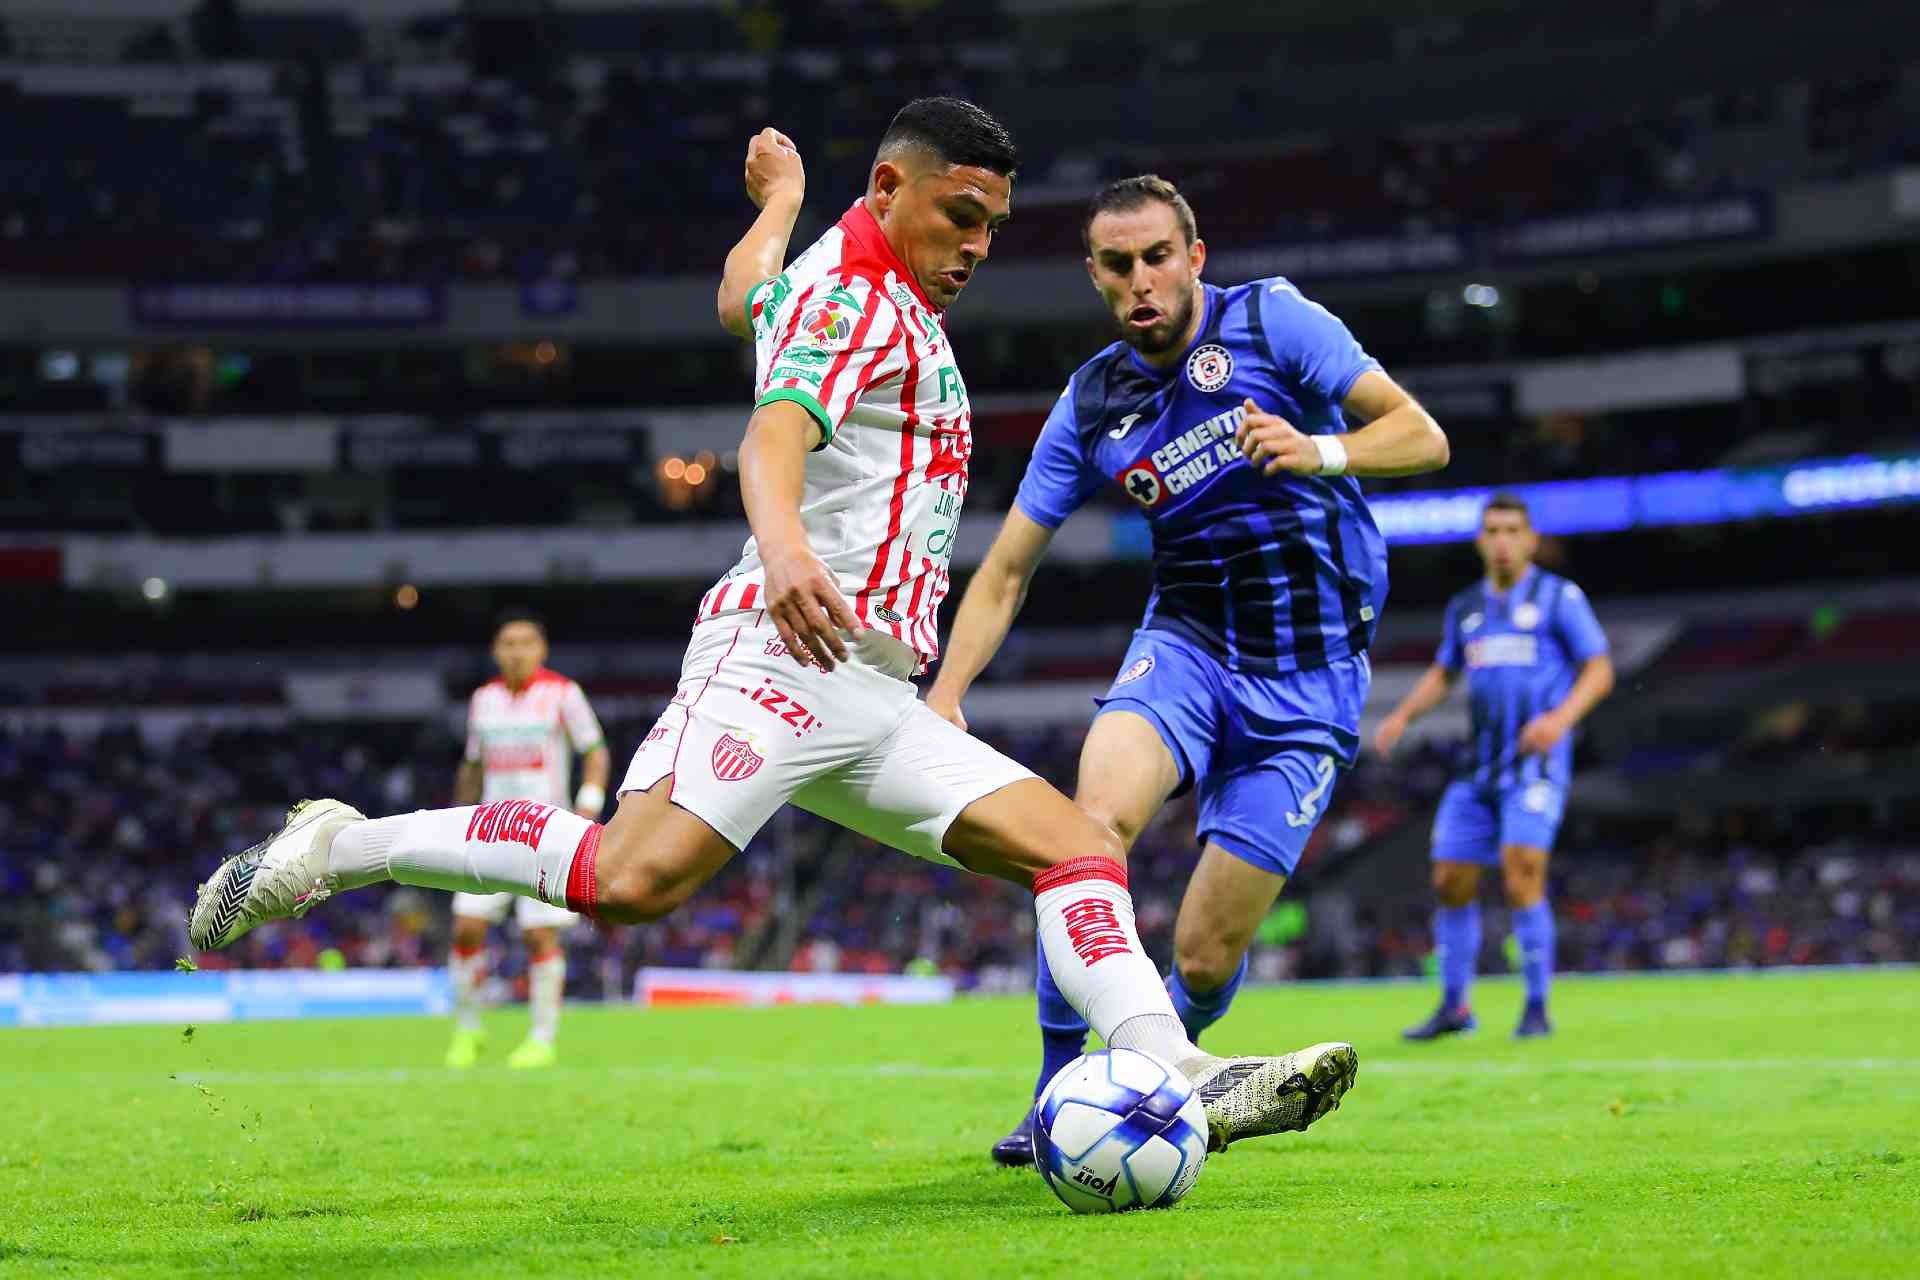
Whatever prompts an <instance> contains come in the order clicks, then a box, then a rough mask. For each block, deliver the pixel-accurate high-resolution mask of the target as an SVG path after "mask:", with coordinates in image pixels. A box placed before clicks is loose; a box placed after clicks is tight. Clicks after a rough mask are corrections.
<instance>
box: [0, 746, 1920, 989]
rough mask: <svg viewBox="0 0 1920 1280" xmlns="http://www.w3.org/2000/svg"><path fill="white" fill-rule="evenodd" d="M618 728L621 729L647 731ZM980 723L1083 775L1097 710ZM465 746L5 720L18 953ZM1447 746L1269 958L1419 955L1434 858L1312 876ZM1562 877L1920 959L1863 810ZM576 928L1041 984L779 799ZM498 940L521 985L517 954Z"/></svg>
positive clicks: (1572, 886)
mask: <svg viewBox="0 0 1920 1280" xmlns="http://www.w3.org/2000/svg"><path fill="white" fill-rule="evenodd" d="M608 729H609V733H610V739H611V740H612V741H614V742H615V743H622V742H627V741H632V740H635V739H634V737H633V735H634V734H635V733H636V732H639V731H642V730H643V729H644V726H643V725H640V724H638V723H622V722H619V721H612V722H609V725H608ZM989 736H990V737H992V738H994V740H995V741H996V744H997V745H999V746H1000V747H1001V748H1002V749H1003V750H1006V751H1008V752H1009V753H1011V754H1013V755H1014V756H1015V757H1016V758H1018V759H1021V760H1023V761H1026V762H1028V763H1030V764H1032V765H1033V766H1034V767H1035V768H1036V770H1037V771H1038V772H1040V773H1041V774H1042V775H1043V776H1046V777H1048V778H1049V779H1050V780H1052V781H1054V782H1055V783H1057V784H1069V785H1070V783H1071V775H1072V771H1073V769H1074V766H1075V762H1076V759H1077V754H1078V744H1079V739H1080V730H1079V728H1078V727H1061V728H1058V729H1053V730H1045V731H1032V730H1030V731H1022V732H1020V733H1017V734H1003V735H994V734H990V735H989ZM457 749H458V748H457V743H456V742H455V741H454V740H453V739H452V738H451V737H449V736H448V735H447V734H446V732H445V731H444V730H442V729H437V728H428V729H424V730H419V731H414V730H396V729H394V728H393V727H392V726H387V727H378V726H361V727H359V728H348V727H314V726H302V727H298V728H295V729H284V730H272V731H265V730H246V729H221V730H211V729H204V728H200V729H188V730H186V731H183V732H181V733H180V734H179V735H178V736H177V737H175V738H173V739H172V740H171V741H168V742H165V743H162V744H158V745H156V744H151V743H149V742H147V741H145V740H143V739H142V737H141V736H140V735H139V734H137V733H135V732H133V731H132V730H130V729H128V730H119V731H108V732H103V733H101V734H99V735H97V736H94V737H91V738H84V739H83V738H77V737H69V736H66V735H63V734H60V733H58V732H54V731H51V730H38V731H0V796H3V797H5V798H4V799H0V972H17V971H23V970H26V971H35V970H39V971H49V970H96V971H101V970H115V969H165V968H168V967H170V966H171V965H172V964H173V962H174V960H175V959H176V957H179V956H183V955H186V954H187V953H188V952H187V946H186V939H185V936H184V935H185V931H184V921H185V916H186V911H187V908H188V904H189V903H190V901H191V898H192V893H193V890H194V887H195V884H196V882H197V879H198V878H199V877H201V876H204V875H205V874H206V872H207V871H209V870H210V869H211V868H212V867H213V866H214V865H216V864H217V862H218V860H219V859H220V858H221V857H223V856H225V855H226V854H229V853H231V852H234V851H236V850H238V849H240V848H242V847H244V846H245V845H247V844H249V843H251V842H253V841H255V840H257V839H259V838H261V836H262V835H264V834H265V833H267V832H268V831H270V830H272V829H273V828H274V827H275V826H276V825H277V823H278V822H279V820H280V817H281V811H282V807H283V806H284V805H285V804H286V803H288V802H289V801H290V800H292V799H295V798H299V797H302V796H309V795H333V796H339V797H342V798H344V799H346V800H348V801H350V802H351V803H353V804H355V805H357V806H360V807H362V808H363V809H365V810H367V811H368V812H373V813H389V812H396V811H403V810H406V809H408V808H413V807H420V806H431V805H436V804H442V803H445V802H446V797H447V792H448V790H449V784H450V781H451V777H452V771H453V763H454V761H455V760H456V758H457ZM1449 755H1450V751H1449V750H1448V749H1446V748H1443V747H1440V746H1437V745H1426V746H1422V747H1419V748H1417V749H1414V750H1411V751H1409V752H1407V753H1406V755H1405V757H1404V758H1401V759H1397V760H1396V761H1395V762H1393V763H1392V764H1391V765H1387V764H1382V763H1379V762H1377V761H1375V760H1373V759H1372V758H1370V757H1369V758H1365V759H1363V761H1362V763H1361V764H1360V766H1359V767H1358V768H1357V769H1356V770H1355V771H1354V772H1353V773H1352V774H1350V775H1348V776H1346V777H1344V778H1343V779H1342V782H1341V786H1340V791H1339V794H1338V799H1337V803H1336V805H1335V807H1334V810H1333V812H1332V814H1331V816H1330V818H1329V820H1328V821H1327V822H1325V823H1323V824H1322V827H1321V830H1320V831H1319V832H1318V833H1317V834H1316V836H1315V840H1314V844H1313V845H1312V846H1311V847H1310V849H1309V851H1308V854H1307V857H1306V859H1305V860H1304V861H1303V864H1302V868H1301V871H1300V873H1299V874H1300V879H1299V881H1298V883H1299V886H1300V889H1299V890H1296V891H1290V892H1289V894H1288V895H1287V896H1286V897H1284V898H1283V899H1282V907H1281V909H1280V910H1279V911H1277V912H1276V914H1275V917H1274V918H1273V919H1272V920H1271V921H1270V922H1269V926H1268V927H1266V928H1263V930H1262V931H1261V934H1260V938H1259V940H1258V942H1257V943H1256V946H1255V951H1254V962H1253V963H1254V972H1255V975H1256V976H1257V977H1261V978H1268V979H1276V978H1284V977H1291V976H1383V975H1396V974H1411V973H1417V972H1420V971H1421V970H1422V969H1423V967H1424V966H1425V965H1426V963H1427V957H1428V953H1429V952H1430V950H1431V945H1430V940H1429V936H1428V923H1427V922H1428V913H1429V903H1428V900H1427V896H1426V889H1425V878H1424V876H1420V875H1414V876H1409V877H1407V883H1404V884H1394V885H1377V884H1373V883H1370V882H1369V883H1367V884H1366V885H1365V888H1364V890H1356V889H1354V888H1352V887H1345V888H1341V889H1338V890H1335V891H1332V892H1328V893H1325V894H1316V893H1315V881H1316V878H1317V877H1319V876H1321V875H1322V874H1323V873H1325V872H1327V871H1329V870H1331V869H1335V868H1337V867H1338V866H1339V864H1340V863H1341V861H1342V860H1343V859H1345V858H1348V857H1351V856H1354V855H1355V853H1356V851H1358V850H1361V849H1363V848H1364V847H1365V846H1366V845H1367V844H1368V842H1369V841H1372V840H1374V839H1375V838H1376V837H1381V836H1385V835H1388V834H1390V833H1393V832H1395V831H1397V830H1400V829H1401V828H1403V826H1404V824H1406V823H1407V822H1409V821H1410V820H1418V821H1421V822H1424V816H1423V815H1424V814H1425V813H1426V812H1427V808H1428V806H1429V805H1430V803H1431V801H1432V799H1433V798H1434V797H1435V796H1437V794H1438V792H1439V790H1440V788H1441V787H1442V786H1443V785H1444V783H1445V781H1446V778H1447V772H1448V759H1449ZM1193 822H1194V810H1193V806H1192V802H1191V799H1190V798H1183V799H1181V800H1177V801H1175V802H1174V803H1172V804H1170V805H1169V806H1168V807H1167V809H1166V811H1165V812H1164V813H1163V814H1162V816H1161V817H1160V819H1159V820H1158V821H1156V822H1155V823H1154V824H1153V826H1152V827H1151V828H1150V829H1149V830H1148V831H1147V832H1146V833H1144V834H1143V836H1142V838H1141V840H1140V842H1139V843H1138V845H1136V847H1135V849H1134V851H1133V856H1132V859H1131V862H1130V873H1131V877H1132V885H1133V890H1134V895H1135V898H1136V901H1137V902H1138V904H1139V923H1140V929H1141V934H1142V937H1143V939H1144V940H1145V941H1146V943H1147V946H1148V948H1149V950H1150V951H1152V952H1153V953H1154V954H1155V956H1156V958H1157V959H1159V960H1160V961H1161V962H1162V963H1165V962H1166V960H1167V959H1168V957H1169V955H1170V951H1171V942H1172V928H1173V920H1174V913H1175V911H1176V909H1177V907H1178V904H1179V897H1180V893H1181V890H1182V888H1183V886H1184V884H1185V881H1186V878H1187V875H1188V874H1189V872H1190V870H1191V868H1192V865H1193V861H1194V857H1195V854H1196V848H1195V844H1194V838H1193ZM1341 883H1343V884H1344V883H1345V882H1341ZM1553 898H1554V901H1555V903H1556V906H1557V911H1558V913H1559V917H1560V921H1561V924H1560V936H1559V947H1560V961H1561V964H1562V966H1563V967H1565V968H1569V969H1660V968H1690V967H1696V966H1710V967H1718V966H1743V965H1773V964H1788V963H1792V964H1824V963H1852V962H1872V961H1891V960H1916V959H1920V846H1916V845H1915V844H1914V843H1913V841H1912V840H1911V838H1910V836H1903V835H1901V834H1899V833H1897V832H1895V831H1892V830H1890V829H1880V828H1877V827H1875V826H1873V825H1871V824H1867V825H1864V826H1863V825H1861V824H1858V823H1854V824H1852V825H1851V826H1849V825H1847V824H1844V823H1837V824H1823V822H1821V821H1820V820H1818V819H1811V820H1806V821H1799V820H1796V822H1793V823H1779V824H1775V825H1773V826H1771V827H1768V828H1765V829H1762V828H1761V827H1759V826H1757V825H1756V824H1755V823H1754V822H1753V821H1752V820H1750V819H1743V818H1740V817H1738V816H1725V817H1722V818H1717V819H1712V820H1703V821H1696V822H1693V823H1691V824H1689V823H1686V822H1682V823H1679V824H1672V823H1668V824H1665V825H1653V826H1649V825H1648V824H1646V823H1645V822H1642V823H1640V824H1639V825H1637V826H1631V825H1621V824H1619V823H1615V824H1612V825H1606V824H1601V825H1594V824H1582V823H1575V824H1571V825H1570V829H1569V831H1568V832H1567V833H1566V836H1565V839H1564V840H1563V844H1562V849H1561V851H1560V852H1559V854H1558V855H1557V856H1556V859H1555V863H1554V878H1553ZM1303 904H1311V906H1310V908H1308V907H1305V906H1303ZM1490 910H1491V912H1492V914H1491V916H1490V918H1489V927H1488V929H1487V937H1488V940H1489V941H1488V947H1489V951H1490V960H1493V955H1494V954H1495V953H1497V948H1498V945H1499V939H1500V938H1501V937H1502V932H1501V927H1500V923H1499V919H1500V918H1499V914H1498V912H1499V908H1497V907H1493V908H1490ZM448 919H449V917H448V908H447V900H446V895H445V894H441V893H437V892H432V891H426V890H420V889H415V888H410V887H406V886H385V887H381V888H377V889H371V890H367V891H363V892H357V893H354V894H352V895H350V896H347V897H343V898H341V899H339V900H337V901H334V902H329V903H328V904H327V905H326V907H325V908H324V909H322V910H320V911H317V912H315V913H314V914H312V915H311V916H309V917H307V918H306V919H304V920H300V921H297V922H286V923H283V924H278V925H273V926H268V927H266V928H263V929H260V930H258V931H256V932H255V933H254V934H252V935H250V936H249V937H248V938H246V939H244V940H243V941H242V942H241V943H240V944H239V945H238V946H236V947H235V948H233V949H232V950H231V951H228V952H224V953H219V954H217V955H209V956H205V957H202V958H201V962H202V963H203V964H205V965H207V966H209V967H216V966H218V967H226V966H232V967H243V968H277V967H313V966H329V965H355V966H359V965H366V966H416V965H431V964H437V963H441V962H442V960H443V958H444V954H445V945H446V936H447V929H448ZM567 946H568V948H569V950H570V953H571V956H572V963H571V966H570V980H569V988H570V991H571V992H572V993H573V994H574V995H576V996H585V997H594V996H603V997H604V996H613V995H616V994H620V993H624V992H626V991H627V990H629V989H630V985H631V981H632V977H633V973H634V971H635V970H636V969H637V968H639V967H640V966H642V965H675V966H692V967H723V968H724V967H758V968H767V967H774V968H793V969H810V970H817V971H842V972H871V973H893V972H901V971H903V970H908V969H912V970H914V971H921V972H928V971H931V972H942V973H947V974H950V975H952V976H954V977H955V978H956V979H958V980H959V981H960V982H961V983H962V984H963V985H964V986H967V987H977V988H984V989H990V990H991V989H1015V990H1017V989H1020V988H1022V987H1024V986H1025V985H1026V984H1027V983H1028V982H1029V981H1030V971H1031V967H1032V963H1033V961H1032V956H1033V939H1032V907H1031V901H1030V899H1029V898H1028V897H1027V895H1025V894H1023V893H1020V892H1019V891H1017V890H1015V889H1013V888H1012V887H1011V886H1008V885H1005V884H1002V883H1000V882H998V881H993V880H988V879H984V878H979V877H974V876H969V875H967V874H965V873H962V872H959V871H956V870H953V869H950V868H944V867H937V866H933V865H930V864H926V863H922V862H917V861H914V860H912V859H908V858H904V857H901V856H899V855H897V854H893V853H890V852H888V851H885V850H882V849H879V848H878V847H877V846H874V845H872V844H871V842H868V841H865V840H863V839H861V838H859V837H856V836H852V835H850V834H849V833H846V832H843V831H840V830H838V829H836V828H832V827H830V826H828V825H827V824H825V823H821V822H819V821H817V820H814V819H812V818H811V817H809V816H807V815H804V814H800V813H798V812H795V811H792V810H788V811H786V812H784V813H782V814H781V815H779V816H778V817H777V818H776V819H775V820H774V822H773V823H771V824H770V825H769V826H768V828H767V829H766V830H765V831H764V832H763V833H762V834H761V836H760V837H759V838H758V839H757V840H756V841H755V842H754V843H753V845H752V846H751V847H750V848H749V849H748V850H747V851H746V852H745V853H744V854H743V855H742V856H740V857H738V858H736V859H735V860H734V861H733V862H732V863H731V864H730V865H729V866H728V867H727V868H726V869H725V870H723V871H722V872H721V874H720V875H719V876H718V877H717V878H716V879H715V880H714V882H713V883H712V884H711V885H709V886H708V887H707V888H706V889H704V890H702V891H701V892H700V893H699V894H698V895H697V896H696V897H695V898H694V899H693V901H692V902H690V903H689V904H688V905H687V906H686V907H685V908H683V909H682V910H681V911H680V912H678V913H677V914H675V915H674V916H672V917H671V918H669V919H668V920H665V921H662V922H659V923H656V924H653V925H646V926H631V927H603V926H595V925H588V926H583V927H580V928H577V929H575V930H573V931H572V932H571V934H570V935H569V936H568V938H567ZM497 949H498V953H499V956H500V959H501V962H502V963H501V966H500V972H501V973H502V974H503V975H504V976H505V978H506V979H507V980H508V982H509V983H511V982H513V981H514V980H515V979H516V977H517V975H518V974H519V973H520V972H521V963H522V961H521V959H520V957H519V953H518V948H517V947H516V946H513V945H510V944H508V943H506V942H501V943H499V944H497ZM1493 963H1495V964H1496V966H1497V960H1493Z"/></svg>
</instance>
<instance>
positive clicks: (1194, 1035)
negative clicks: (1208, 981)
mask: <svg viewBox="0 0 1920 1280" xmlns="http://www.w3.org/2000/svg"><path fill="white" fill-rule="evenodd" d="M1246 976H1247V958H1246V957H1245V956H1241V957H1240V967H1239V968H1238V969H1235V970H1234V971H1233V976H1232V977H1231V978H1228V979H1227V984H1226V985H1225V986H1223V987H1217V988H1215V989H1214V990H1212V991H1200V992H1195V991H1194V990H1193V988H1191V987H1189V986H1188V985H1187V980H1186V978H1185V977H1183V976H1182V975H1181V973H1180V966H1179V965H1175V966H1174V967H1173V972H1172V973H1169V974H1168V975H1167V994H1168V995H1169V996H1171V997H1173V1011H1174V1012H1175V1013H1177V1014H1179V1015H1180V1024H1181V1025H1182V1026H1184V1027H1185V1028H1186V1029H1187V1039H1189V1040H1191V1041H1193V1042H1194V1043H1195V1044H1199V1043H1200V1033H1201V1032H1202V1031H1205V1030H1206V1029H1207V1028H1208V1027H1210V1026H1212V1025H1213V1024H1214V1023H1216V1022H1218V1021H1220V1019H1222V1018H1224V1017H1225V1016H1226V1014H1227V1008H1228V1006H1230V1005H1231V1004H1232V1003H1233V997H1234V993H1235V992H1237V991H1239V990H1240V983H1241V982H1242V981H1243V980H1244V979H1245V978H1246Z"/></svg>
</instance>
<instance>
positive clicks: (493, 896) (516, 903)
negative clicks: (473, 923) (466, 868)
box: [453, 893, 580, 929]
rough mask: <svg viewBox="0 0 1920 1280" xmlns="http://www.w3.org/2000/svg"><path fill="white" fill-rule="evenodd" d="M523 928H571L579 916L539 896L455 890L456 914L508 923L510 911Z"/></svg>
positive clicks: (454, 905) (468, 917) (515, 921)
mask: <svg viewBox="0 0 1920 1280" xmlns="http://www.w3.org/2000/svg"><path fill="white" fill-rule="evenodd" d="M508 911H512V912H513V920H514V923H515V924H517V925H519V926H520V927H521V928H522V929H571V928H572V927H573V926H574V924H575V923H577V922H578V921H579V919H580V917H579V916H577V915H575V914H574V913H573V912H571V911H569V910H567V909H566V908H565V907H556V906H554V905H553V904H552V903H551V902H542V901H541V900H540V899H538V898H523V897H521V896H520V895H519V894H517V893H456V894H454V895H453V914H454V915H456V916H464V917H466V918H467V919H469V920H487V921H491V922H492V923H494V924H505V923H506V920H507V912H508Z"/></svg>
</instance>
